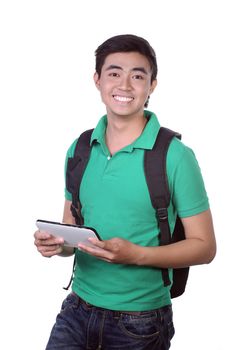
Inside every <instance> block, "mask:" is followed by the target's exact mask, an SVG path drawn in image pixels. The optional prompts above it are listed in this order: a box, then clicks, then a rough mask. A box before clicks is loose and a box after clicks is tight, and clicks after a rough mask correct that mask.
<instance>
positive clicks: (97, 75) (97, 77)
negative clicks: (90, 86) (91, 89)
mask: <svg viewBox="0 0 233 350" xmlns="http://www.w3.org/2000/svg"><path fill="white" fill-rule="evenodd" d="M93 79H94V82H95V86H96V87H97V89H98V90H99V89H100V82H99V81H100V79H99V74H98V73H97V72H95V74H94V76H93Z"/></svg>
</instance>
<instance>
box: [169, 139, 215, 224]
mask: <svg viewBox="0 0 233 350" xmlns="http://www.w3.org/2000/svg"><path fill="white" fill-rule="evenodd" d="M174 141H175V142H174V143H173V144H172V145H171V146H172V147H171V152H170V155H168V157H169V158H170V161H169V164H170V179H169V183H170V185H171V188H172V191H171V193H172V202H173V205H174V207H175V210H176V212H177V214H178V215H179V216H180V217H181V218H183V217H189V216H193V215H197V214H199V213H201V212H203V211H205V210H207V209H208V208H209V201H208V197H207V193H206V189H205V185H204V181H203V177H202V174H201V169H200V167H199V164H198V162H197V159H196V157H195V154H194V152H193V151H192V149H190V148H189V147H187V146H185V145H184V144H182V143H181V142H180V141H178V140H177V141H176V140H174Z"/></svg>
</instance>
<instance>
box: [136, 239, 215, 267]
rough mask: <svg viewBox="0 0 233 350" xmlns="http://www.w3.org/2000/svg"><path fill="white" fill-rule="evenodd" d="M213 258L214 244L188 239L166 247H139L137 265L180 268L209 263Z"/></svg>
mask: <svg viewBox="0 0 233 350" xmlns="http://www.w3.org/2000/svg"><path fill="white" fill-rule="evenodd" d="M214 256H215V245H214V244H207V242H205V241H202V240H201V239H197V238H190V239H186V240H183V241H180V242H177V243H173V244H169V245H167V246H159V247H140V249H139V250H138V258H137V265H144V266H154V267H158V268H181V267H187V266H192V265H199V264H207V263H210V262H211V261H212V260H213V258H214Z"/></svg>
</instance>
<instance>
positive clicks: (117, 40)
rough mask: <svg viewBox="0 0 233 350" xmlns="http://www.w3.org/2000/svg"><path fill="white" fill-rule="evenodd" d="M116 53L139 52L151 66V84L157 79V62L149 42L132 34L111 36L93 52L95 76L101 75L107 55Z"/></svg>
mask: <svg viewBox="0 0 233 350" xmlns="http://www.w3.org/2000/svg"><path fill="white" fill-rule="evenodd" d="M116 52H139V53H140V54H142V55H143V56H145V57H146V58H147V59H148V61H149V63H150V66H151V71H152V75H151V82H152V81H153V80H155V79H156V77H157V71H158V68H157V61H156V55H155V51H154V49H153V48H152V47H151V46H150V44H149V42H148V41H147V40H145V39H143V38H141V37H139V36H136V35H132V34H123V35H117V36H113V37H112V38H110V39H108V40H106V41H105V42H103V43H102V44H101V45H100V46H99V47H98V48H97V49H96V51H95V56H96V66H95V70H96V72H97V74H98V75H99V77H100V75H101V70H102V67H103V65H104V62H105V59H106V57H107V56H108V55H110V54H112V53H116Z"/></svg>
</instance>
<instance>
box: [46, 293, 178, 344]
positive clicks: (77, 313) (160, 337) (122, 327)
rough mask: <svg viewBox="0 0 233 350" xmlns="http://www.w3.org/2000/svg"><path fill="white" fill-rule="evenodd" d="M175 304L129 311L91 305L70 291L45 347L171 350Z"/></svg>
mask: <svg viewBox="0 0 233 350" xmlns="http://www.w3.org/2000/svg"><path fill="white" fill-rule="evenodd" d="M173 335H174V327H173V322H172V307H171V306H170V305H169V306H165V307H163V308H160V309H157V310H153V311H143V312H137V313H130V312H129V313H127V312H121V311H111V310H107V309H103V308H99V307H95V306H92V305H90V304H88V303H86V302H84V301H83V300H82V299H81V298H79V297H78V296H77V295H76V294H74V293H71V294H69V295H68V296H67V298H66V299H65V300H64V301H63V304H62V308H61V311H60V313H59V314H58V316H57V319H56V323H55V325H54V327H53V329H52V331H51V335H50V338H49V341H48V344H47V347H46V350H55V349H56V350H57V349H64V350H81V349H82V350H97V349H101V350H131V349H133V350H168V349H169V348H170V340H171V338H172V337H173Z"/></svg>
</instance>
